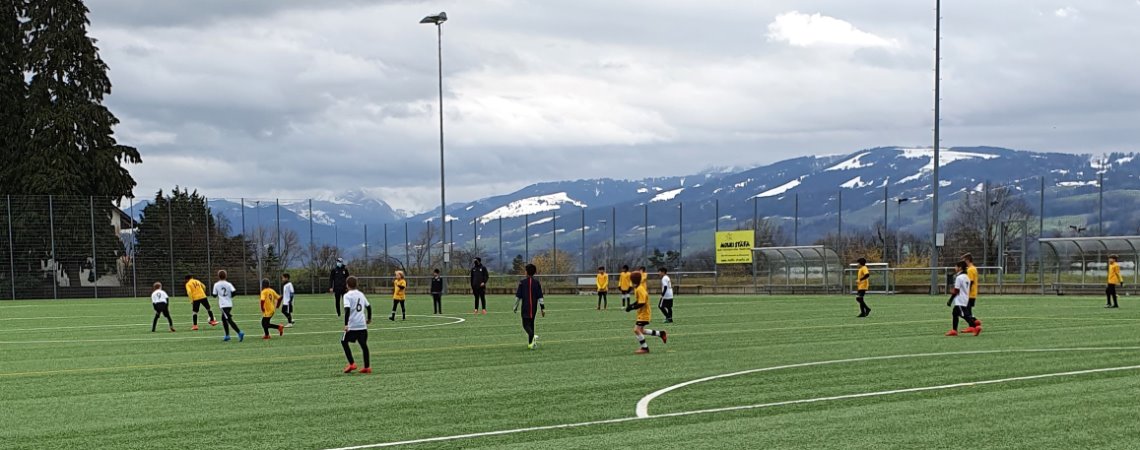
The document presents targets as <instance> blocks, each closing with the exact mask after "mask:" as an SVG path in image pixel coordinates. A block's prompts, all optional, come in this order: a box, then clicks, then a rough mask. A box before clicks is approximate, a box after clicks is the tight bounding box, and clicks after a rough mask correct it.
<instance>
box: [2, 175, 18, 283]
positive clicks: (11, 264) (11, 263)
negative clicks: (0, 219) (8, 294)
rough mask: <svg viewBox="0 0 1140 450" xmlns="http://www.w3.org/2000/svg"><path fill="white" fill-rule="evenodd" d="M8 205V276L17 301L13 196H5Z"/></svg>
mask: <svg viewBox="0 0 1140 450" xmlns="http://www.w3.org/2000/svg"><path fill="white" fill-rule="evenodd" d="M5 197H6V199H7V203H8V276H9V277H11V278H9V280H11V282H10V283H9V284H10V285H11V288H12V300H15V299H16V241H15V239H13V238H12V196H11V195H7V196H5Z"/></svg>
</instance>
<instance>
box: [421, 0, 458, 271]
mask: <svg viewBox="0 0 1140 450" xmlns="http://www.w3.org/2000/svg"><path fill="white" fill-rule="evenodd" d="M446 21H447V13H444V12H441V13H439V14H437V15H434V16H427V17H424V18H423V19H422V20H420V23H426V24H434V25H435V32H436V42H437V48H436V56H437V61H438V71H439V218H440V223H439V234H440V237H439V241H440V246H441V247H442V249H441V250H442V253H443V274H444V275H445V276H444V277H443V280H444V283H443V284H444V288H443V291H444V293H447V276H446V275H447V274H448V273H449V271H448V265H449V264H450V260H451V258H450V255H449V254H448V250H449V248H448V242H447V241H448V239H447V184H446V182H445V181H444V165H443V161H444V159H443V23H444V22H446ZM428 249H429V250H428V254H429V255H430V254H431V250H430V249H431V243H430V242H429V243H428Z"/></svg>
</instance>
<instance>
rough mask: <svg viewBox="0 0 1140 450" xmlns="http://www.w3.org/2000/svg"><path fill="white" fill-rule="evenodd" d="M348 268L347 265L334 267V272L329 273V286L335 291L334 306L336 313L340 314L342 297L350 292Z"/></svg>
mask: <svg viewBox="0 0 1140 450" xmlns="http://www.w3.org/2000/svg"><path fill="white" fill-rule="evenodd" d="M347 283H348V268H347V267H345V266H338V267H334V268H333V270H332V273H330V274H329V287H330V288H332V291H333V308H336V315H337V316H339V315H340V308H341V298H342V297H344V294H345V293H346V292H348V284H347Z"/></svg>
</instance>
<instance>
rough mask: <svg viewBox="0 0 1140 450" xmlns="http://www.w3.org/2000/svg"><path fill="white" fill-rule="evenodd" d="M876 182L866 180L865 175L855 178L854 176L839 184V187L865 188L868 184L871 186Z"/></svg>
mask: <svg viewBox="0 0 1140 450" xmlns="http://www.w3.org/2000/svg"><path fill="white" fill-rule="evenodd" d="M874 183H875V182H874V181H867V182H864V181H863V177H855V178H852V179H850V180H847V182H846V183H843V184H841V185H839V187H841V188H846V189H860V188H865V187H867V186H870V185H872V184H874Z"/></svg>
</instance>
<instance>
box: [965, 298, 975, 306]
mask: <svg viewBox="0 0 1140 450" xmlns="http://www.w3.org/2000/svg"><path fill="white" fill-rule="evenodd" d="M977 301H978V298H977V297H974V298H971V299H970V301H969V303H967V304H966V307H967V308H973V307H974V303H975V302H977Z"/></svg>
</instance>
